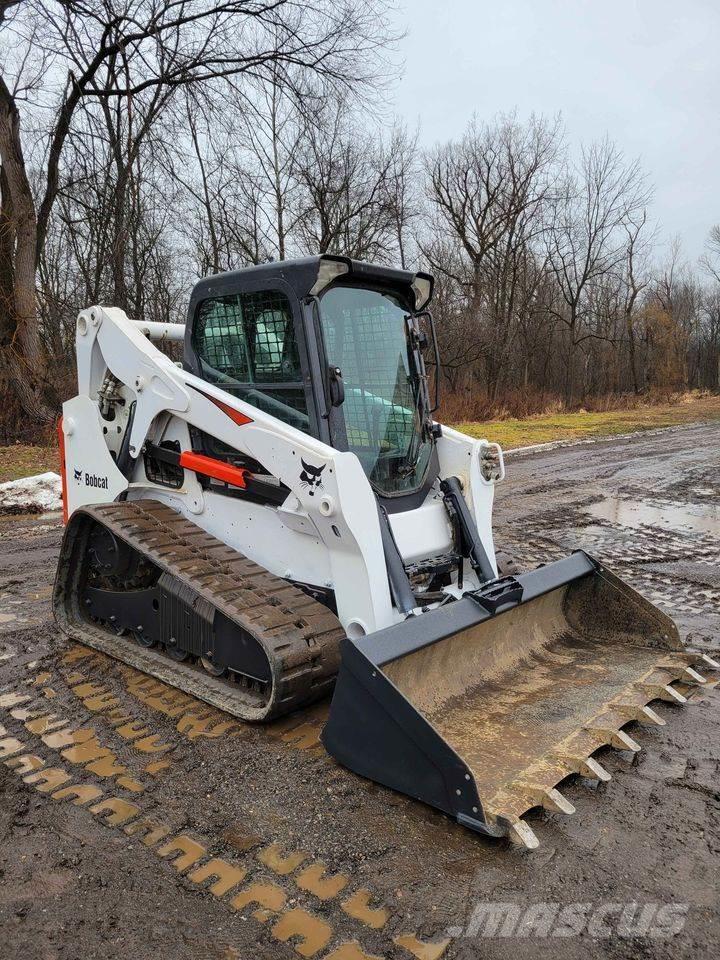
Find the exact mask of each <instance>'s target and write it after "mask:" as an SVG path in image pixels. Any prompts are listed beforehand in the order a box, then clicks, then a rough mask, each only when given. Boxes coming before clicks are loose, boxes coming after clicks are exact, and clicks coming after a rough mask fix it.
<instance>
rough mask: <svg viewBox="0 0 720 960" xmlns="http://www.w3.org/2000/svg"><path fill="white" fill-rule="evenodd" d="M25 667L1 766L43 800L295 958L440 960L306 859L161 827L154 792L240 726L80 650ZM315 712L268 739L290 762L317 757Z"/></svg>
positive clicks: (11, 696) (436, 942) (436, 943)
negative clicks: (154, 862) (127, 840)
mask: <svg viewBox="0 0 720 960" xmlns="http://www.w3.org/2000/svg"><path fill="white" fill-rule="evenodd" d="M30 666H31V669H30V671H29V676H28V677H27V678H26V680H25V682H24V683H21V684H17V683H16V684H15V685H14V686H13V687H12V688H10V689H9V690H6V691H5V692H3V693H1V694H0V714H1V715H2V719H3V724H2V725H0V761H2V763H3V764H4V765H5V766H6V767H7V768H8V769H9V770H11V771H12V772H13V773H14V774H15V775H16V776H17V777H19V778H20V780H21V781H22V782H23V783H24V784H26V785H27V786H28V787H31V788H33V789H34V790H35V791H37V793H38V794H39V795H41V796H43V797H45V798H47V799H49V800H51V801H53V802H57V803H61V802H65V803H71V804H73V805H74V806H76V807H81V808H83V810H84V811H86V812H87V814H88V815H89V816H90V817H92V818H93V819H94V820H95V821H96V822H99V823H103V824H104V825H105V826H107V827H109V828H111V829H113V830H115V831H122V832H123V833H124V834H125V835H126V836H128V837H131V838H133V839H135V840H138V841H139V842H140V846H139V847H137V854H138V855H144V854H145V855H147V854H149V853H154V854H155V856H156V857H157V858H158V861H163V862H164V863H165V864H166V866H165V868H164V869H165V870H173V871H175V872H176V873H177V874H178V876H180V877H182V878H183V881H184V882H186V883H187V884H190V885H191V886H192V887H194V888H198V889H205V890H207V891H208V892H209V894H210V895H211V896H212V897H213V898H214V900H215V901H217V903H218V906H219V907H220V908H221V909H225V910H231V911H235V912H238V913H240V914H241V915H242V916H243V917H247V918H249V919H252V920H254V921H256V922H257V923H258V924H261V925H262V926H264V927H265V928H266V929H267V931H268V937H269V939H270V940H271V941H275V942H277V943H278V944H280V943H284V944H287V945H288V946H290V947H292V949H293V950H294V951H295V952H296V953H298V954H299V955H300V956H303V957H316V956H317V957H318V958H323V960H372V958H373V957H375V958H377V957H384V956H387V955H388V952H389V951H395V953H394V954H393V955H395V954H397V955H398V956H405V957H408V958H411V957H415V958H417V960H439V958H440V957H441V956H442V955H443V954H444V953H445V951H446V949H447V946H448V944H449V940H447V939H446V938H442V939H437V938H436V939H423V938H422V937H420V936H419V935H418V934H417V933H416V932H412V931H408V930H407V929H406V928H405V929H404V928H403V926H402V924H399V925H398V922H397V919H396V918H394V917H393V913H394V911H393V909H392V907H390V906H388V905H386V904H385V903H383V901H382V899H381V898H380V896H379V895H378V894H377V893H376V892H374V891H372V890H371V889H369V888H368V887H367V886H364V885H361V884H360V882H359V881H358V880H357V878H355V877H353V875H352V873H351V871H349V870H341V871H337V872H334V871H333V870H332V869H331V868H330V867H329V866H328V865H327V864H326V863H325V862H323V861H322V860H320V859H318V858H316V857H314V856H313V855H312V853H311V852H309V851H308V850H305V849H297V848H292V847H289V846H286V845H284V844H283V843H281V842H278V841H277V840H275V839H273V838H272V837H270V838H261V837H259V836H252V835H248V834H247V833H245V832H243V831H242V830H235V831H233V830H228V831H226V832H225V833H224V835H219V836H214V835H213V834H212V833H210V832H209V831H206V832H205V833H201V832H199V831H198V830H197V829H196V828H195V825H194V823H192V822H190V823H185V824H184V825H183V821H191V820H192V818H191V817H189V816H188V813H187V811H183V810H180V809H177V808H176V809H175V810H173V817H172V818H169V817H168V816H167V815H166V812H165V811H164V810H163V804H162V799H161V798H160V797H159V796H157V790H156V787H157V786H158V784H159V783H160V781H161V779H164V778H167V782H168V783H169V782H170V781H172V779H173V777H175V778H176V779H177V778H178V777H182V766H183V760H188V759H190V760H192V757H191V755H192V752H193V747H194V745H195V744H196V743H197V741H198V740H201V739H203V740H213V739H221V738H226V737H239V738H242V737H243V735H244V733H245V731H246V730H247V727H245V726H244V725H242V724H239V723H236V722H235V721H232V720H228V719H227V718H226V717H224V715H223V714H221V713H220V712H219V711H216V710H213V709H212V708H205V705H204V704H201V703H199V702H198V701H193V698H191V697H187V696H186V695H184V694H183V695H181V696H180V697H178V696H176V694H177V691H173V690H172V689H171V688H169V687H167V686H166V685H165V684H160V683H159V682H158V681H153V685H152V686H150V685H148V684H147V683H145V682H144V681H146V680H147V678H144V677H143V676H142V675H141V674H138V673H137V671H134V670H132V669H131V668H127V667H124V666H123V667H118V666H116V665H115V664H114V662H113V661H111V660H110V658H106V657H104V656H103V655H102V654H98V653H96V652H94V651H90V650H87V649H86V648H82V647H74V648H71V649H70V650H69V651H68V652H67V653H66V654H65V655H64V656H63V657H62V658H61V662H60V665H59V668H58V669H57V670H55V671H53V670H49V669H42V670H41V671H40V672H39V673H36V672H35V671H36V669H37V668H36V666H35V665H34V664H31V665H30ZM83 668H84V669H83ZM113 674H115V675H116V676H115V679H116V680H117V679H118V676H119V677H120V679H121V680H122V682H123V684H124V686H125V690H126V692H127V693H128V694H129V695H130V697H133V696H134V697H135V698H136V699H137V704H138V706H139V707H141V708H145V709H146V710H150V711H156V712H159V713H160V714H162V715H163V716H164V718H165V719H166V720H167V721H169V723H172V724H173V725H174V736H168V735H166V734H165V733H164V732H163V733H162V734H158V733H150V731H149V728H148V726H147V725H146V723H145V720H144V718H143V717H141V716H139V715H138V712H137V711H133V710H132V707H128V706H127V699H126V700H125V701H124V702H121V697H119V696H118V695H117V694H118V691H117V689H113V687H112V684H111V683H108V682H107V681H109V680H110V679H111V676H112V675H113ZM102 678H104V679H105V681H106V682H102ZM161 688H163V689H161ZM319 713H320V717H310V718H308V717H306V716H300V717H298V718H295V723H296V724H297V726H294V725H293V721H292V720H286V721H285V722H284V723H283V724H282V725H281V729H279V730H277V731H273V738H274V742H275V743H276V744H279V745H281V746H282V748H283V749H284V750H290V751H297V750H299V751H304V752H317V751H318V750H322V748H321V747H318V743H317V736H316V729H321V728H322V718H321V715H322V710H320V711H319ZM90 723H92V725H89V724H90ZM5 724H7V726H5ZM328 762H329V761H328ZM228 848H232V853H231V854H230V855H228V854H226V853H225V851H226V850H227V849H228ZM145 851H147V854H146V853H145ZM339 926H341V927H342V930H343V932H339V930H338V927H339ZM346 930H347V931H349V933H350V936H349V937H348V936H347V934H346V933H345V932H344V931H346Z"/></svg>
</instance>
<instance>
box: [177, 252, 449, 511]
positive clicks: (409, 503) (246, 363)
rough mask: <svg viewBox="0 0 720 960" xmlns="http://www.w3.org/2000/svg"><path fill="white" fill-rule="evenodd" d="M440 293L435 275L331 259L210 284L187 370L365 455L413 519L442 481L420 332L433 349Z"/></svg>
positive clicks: (195, 321)
mask: <svg viewBox="0 0 720 960" xmlns="http://www.w3.org/2000/svg"><path fill="white" fill-rule="evenodd" d="M432 288H433V278H432V277H431V276H430V275H429V274H426V273H411V272H407V271H404V270H394V269H390V268H388V267H385V266H381V265H376V264H368V263H362V262H359V261H355V260H350V259H346V258H344V257H335V256H327V255H323V256H318V257H307V258H304V259H300V260H286V261H279V262H277V263H267V264H261V265H259V266H254V267H247V268H245V269H242V270H237V271H233V272H231V273H225V274H218V275H216V276H213V277H208V278H206V279H204V280H201V281H200V282H199V283H198V284H197V285H196V286H195V288H194V290H193V293H192V296H191V300H190V308H189V316H188V324H187V328H186V335H185V365H186V368H187V369H188V370H190V371H191V372H192V373H194V374H196V375H197V376H199V377H202V378H203V379H204V380H207V381H209V382H212V383H214V384H216V385H217V386H219V387H221V388H222V389H223V390H227V391H228V392H229V393H232V394H234V395H236V396H238V397H240V398H241V399H242V400H244V401H245V402H247V403H250V404H252V405H253V406H255V407H257V408H258V409H260V410H263V411H264V412H266V413H268V414H270V415H271V416H273V417H276V418H277V419H279V420H282V421H283V422H285V423H288V424H290V425H291V426H293V427H295V428H297V429H298V430H302V431H304V432H306V433H309V434H311V435H312V436H315V437H317V438H318V439H320V440H322V441H324V442H325V443H328V444H329V445H331V446H332V447H334V448H335V449H337V450H343V451H344V450H348V451H351V452H352V453H355V454H356V455H357V457H358V459H359V460H360V463H361V464H362V467H363V470H364V471H365V474H366V475H367V477H368V479H369V481H370V483H371V484H372V486H373V488H374V489H375V491H376V493H377V495H378V497H379V498H380V500H381V502H382V503H383V506H385V508H386V509H387V510H388V511H389V512H395V511H399V510H407V509H411V508H412V507H413V506H414V505H415V504H417V503H419V502H421V501H422V500H423V499H424V498H425V496H426V494H427V491H428V489H429V487H430V486H431V484H432V483H433V481H434V480H435V478H436V476H437V473H438V465H437V455H436V452H435V443H434V440H435V432H436V430H437V428H436V427H434V425H433V423H432V413H433V412H434V409H435V408H434V407H432V406H431V403H430V393H429V389H428V383H427V375H426V369H425V359H424V351H425V349H426V348H427V346H428V343H429V340H428V338H427V337H426V336H425V334H424V333H423V331H422V329H421V322H422V320H423V319H427V321H428V324H429V327H430V329H431V330H432V343H433V346H434V345H435V342H434V341H435V338H434V329H433V326H432V317H431V315H430V314H429V312H428V310H427V306H428V304H429V302H430V299H431V296H432ZM434 360H436V357H434ZM437 371H438V366H437V364H436V366H435V373H436V378H437ZM202 444H203V446H204V447H205V448H206V449H207V451H208V452H209V453H211V454H212V455H213V456H224V457H226V458H229V459H233V460H235V459H237V458H238V454H237V453H236V452H233V451H231V450H230V449H229V448H226V447H224V445H222V444H219V441H217V440H215V439H214V438H212V437H208V436H204V437H203V438H202Z"/></svg>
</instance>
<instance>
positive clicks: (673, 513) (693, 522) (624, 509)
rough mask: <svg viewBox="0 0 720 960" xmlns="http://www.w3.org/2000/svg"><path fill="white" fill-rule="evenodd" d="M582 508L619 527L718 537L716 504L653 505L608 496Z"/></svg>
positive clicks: (719, 520)
mask: <svg viewBox="0 0 720 960" xmlns="http://www.w3.org/2000/svg"><path fill="white" fill-rule="evenodd" d="M586 510H587V512H588V513H589V514H591V515H592V516H593V517H595V518H596V519H598V520H607V521H609V522H610V523H615V524H617V525H618V526H619V527H641V526H650V527H662V528H664V529H666V530H692V531H693V532H695V533H714V534H717V535H718V536H720V505H717V504H712V505H711V504H707V505H705V504H693V505H692V506H691V505H667V506H654V505H653V504H650V503H646V502H645V501H643V500H623V499H620V498H617V497H608V498H606V499H605V500H601V501H600V502H599V503H594V504H593V505H592V506H590V507H586Z"/></svg>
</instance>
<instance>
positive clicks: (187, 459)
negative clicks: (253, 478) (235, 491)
mask: <svg viewBox="0 0 720 960" xmlns="http://www.w3.org/2000/svg"><path fill="white" fill-rule="evenodd" d="M180 466H181V467H187V469H188V470H195V471H197V473H203V474H205V476H206V477H212V478H213V480H221V481H222V482H223V483H230V484H232V486H233V487H242V488H243V489H244V488H245V486H246V484H245V477H246V476H247V474H248V473H249V472H250V471H249V470H244V469H243V468H242V467H233V466H232V465H231V464H229V463H224V462H223V461H222V460H215V459H214V457H206V456H205V455H204V454H202V453H192V452H191V451H189V450H183V452H182V453H181V454H180Z"/></svg>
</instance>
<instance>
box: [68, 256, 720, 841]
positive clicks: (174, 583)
mask: <svg viewBox="0 0 720 960" xmlns="http://www.w3.org/2000/svg"><path fill="white" fill-rule="evenodd" d="M432 286H433V281H432V278H431V277H430V276H428V275H427V274H423V273H408V272H405V271H401V270H393V269H388V268H386V267H383V266H375V265H371V264H366V263H358V262H354V261H351V260H347V259H343V258H340V257H331V256H321V257H312V258H308V259H302V260H295V261H287V262H279V263H270V264H265V265H262V266H257V267H252V268H248V269H244V270H239V271H237V272H233V273H227V274H224V275H218V276H214V277H211V278H209V279H206V280H203V281H201V282H200V283H198V284H197V286H196V287H195V289H194V291H193V294H192V298H191V301H190V308H189V312H188V320H187V324H186V325H185V326H182V325H163V324H154V323H143V322H142V321H133V320H130V319H129V318H128V317H127V316H126V315H125V313H123V311H122V310H118V309H114V308H111V307H102V306H95V307H91V308H89V309H86V310H83V311H82V313H80V315H79V317H78V321H77V365H78V395H77V396H76V397H74V398H73V399H72V400H69V401H68V402H67V403H65V405H64V407H63V419H62V421H61V427H60V440H61V446H62V452H63V459H64V466H63V480H64V500H65V507H66V513H67V528H66V532H65V537H64V541H63V546H62V552H61V557H60V562H59V567H58V573H57V578H56V584H55V592H54V607H55V614H56V617H57V620H58V622H59V623H60V625H61V627H62V628H63V629H64V630H65V631H66V633H67V634H69V635H70V636H71V637H73V638H75V639H77V640H79V641H80V642H82V643H84V644H88V645H90V646H92V647H95V648H97V649H99V650H102V651H104V652H105V653H107V654H110V655H112V656H113V657H116V658H117V659H119V660H122V661H124V662H125V663H128V664H131V665H132V666H134V667H136V668H138V669H140V670H142V671H145V672H146V673H148V674H151V675H152V676H155V677H158V678H160V679H161V680H164V681H166V682H167V683H169V684H173V685H174V686H176V687H178V688H180V689H182V690H184V691H187V692H189V693H192V694H193V695H194V696H196V697H199V698H201V699H202V700H204V701H206V702H208V703H210V704H213V705H215V706H218V707H220V708H222V709H223V710H225V711H227V712H228V713H231V714H233V715H234V716H236V717H240V718H242V719H244V720H247V721H263V720H265V721H267V720H271V719H272V718H274V717H278V716H280V715H282V714H286V713H288V712H290V711H292V710H296V709H298V708H300V707H302V706H303V705H305V704H308V703H310V702H311V701H313V700H316V699H318V698H320V697H325V696H329V694H330V693H331V691H332V690H333V687H334V697H333V701H332V706H331V709H330V714H329V720H328V723H327V725H326V727H325V729H324V732H323V740H324V743H325V745H326V747H327V749H328V750H329V751H330V753H331V754H333V755H334V756H335V757H336V758H337V759H338V760H340V762H342V763H343V764H345V765H347V766H348V767H350V768H351V769H352V770H355V771H357V772H358V773H360V774H362V775H363V776H365V777H369V778H371V779H373V780H376V781H378V782H379V783H382V784H385V785H387V786H389V787H392V788H394V789H396V790H400V791H403V792H404V793H407V794H409V795H411V796H412V797H416V798H418V799H420V800H423V801H425V802H426V803H428V804H432V805H433V806H435V807H438V808H440V809H441V810H444V811H446V812H447V813H448V814H450V815H451V816H453V817H455V818H456V819H457V820H458V821H459V822H460V823H461V824H464V825H465V826H466V827H469V828H471V829H473V830H476V831H479V832H481V833H484V834H489V835H492V836H502V835H509V836H510V837H511V838H512V839H514V840H516V841H518V842H520V843H523V844H525V845H526V846H528V847H533V846H535V845H537V839H536V837H535V835H534V834H533V832H532V830H531V828H530V827H529V826H528V824H527V823H526V821H524V820H523V819H522V815H523V814H524V813H525V812H526V811H527V810H528V809H530V808H532V807H535V806H538V805H541V806H543V807H545V808H548V809H551V810H559V811H562V812H564V813H572V812H573V808H572V806H571V804H570V803H569V802H568V801H567V799H566V798H565V797H564V796H563V795H562V794H561V793H560V792H559V791H558V789H557V784H558V783H559V782H560V781H562V780H563V779H565V778H566V777H568V776H569V775H571V774H582V775H583V776H586V777H594V778H597V779H601V780H605V779H607V778H608V774H607V773H606V771H605V770H604V769H603V767H602V766H601V765H600V763H599V762H598V761H597V759H595V758H594V756H593V755H594V754H595V752H596V751H597V750H599V749H600V748H601V747H604V746H608V745H610V746H614V747H618V748H620V749H624V750H638V749H639V746H638V745H637V743H636V742H635V741H634V740H633V739H631V737H630V736H629V735H628V733H627V732H625V730H624V727H625V726H626V725H627V724H628V723H629V722H631V721H640V722H643V723H662V722H663V721H662V720H661V718H660V717H659V716H658V715H657V714H656V713H655V712H654V711H653V710H652V709H651V708H650V707H649V706H648V705H647V704H648V703H649V702H650V701H653V700H655V699H658V698H659V699H662V700H667V701H670V702H671V703H682V702H684V701H685V699H686V697H685V695H684V694H685V693H687V692H688V690H689V687H690V685H692V684H700V683H702V682H704V678H703V676H702V675H701V674H700V673H698V672H697V671H696V669H695V667H696V666H701V667H706V668H707V667H710V668H713V667H716V666H717V664H714V663H713V662H712V661H710V660H709V659H708V658H707V657H703V656H702V655H699V654H692V653H690V652H688V651H687V650H685V649H684V648H683V646H682V644H681V642H680V638H679V635H678V631H677V629H676V627H675V625H674V624H673V622H672V621H671V620H670V619H668V617H666V616H665V615H664V614H662V613H661V612H660V611H659V610H657V609H656V608H655V607H654V606H652V605H651V604H650V603H648V602H647V601H646V600H644V599H643V598H642V597H640V596H639V595H638V594H637V593H635V592H634V591H633V590H631V589H630V588H629V587H627V586H626V585H625V584H624V583H622V582H621V581H620V580H618V579H617V578H616V577H614V576H613V575H612V573H610V571H608V570H607V569H605V567H604V566H603V564H602V563H601V562H599V561H597V560H595V559H593V558H592V557H589V556H587V555H586V554H585V553H582V552H577V553H574V554H572V555H571V556H569V557H567V558H566V559H564V560H561V561H559V562H557V563H552V564H548V565H546V566H542V567H540V568H539V569H537V570H531V571H528V572H526V573H522V574H518V575H508V574H507V573H505V574H504V575H503V573H502V572H499V571H498V568H497V565H496V559H495V552H494V547H493V536H492V526H491V514H492V503H493V491H494V486H495V484H496V483H497V482H499V481H500V480H502V478H503V475H504V466H503V457H502V452H501V450H500V448H499V447H498V445H497V444H495V443H490V442H487V441H485V440H474V439H471V438H469V437H466V436H463V435H462V434H460V433H458V432H457V431H455V430H451V429H448V428H447V427H442V426H441V425H440V424H439V423H437V422H435V421H434V420H433V418H432V414H433V407H432V405H431V401H430V391H429V389H428V379H427V376H426V369H425V361H424V355H425V354H426V352H428V351H431V357H432V360H433V363H434V369H435V374H436V375H437V371H438V369H439V367H438V363H439V361H438V357H437V350H436V344H435V336H434V329H433V324H432V317H431V315H430V314H429V312H428V310H427V307H428V304H429V301H430V298H431V294H432ZM153 341H165V342H166V344H169V345H170V347H173V346H174V347H175V349H179V348H178V347H177V344H175V341H177V342H178V343H180V342H182V344H183V348H182V349H183V360H182V362H181V363H180V362H178V361H176V360H173V359H171V356H169V355H168V353H167V352H165V351H161V350H160V349H159V348H158V347H156V346H155V344H154V343H153Z"/></svg>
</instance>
